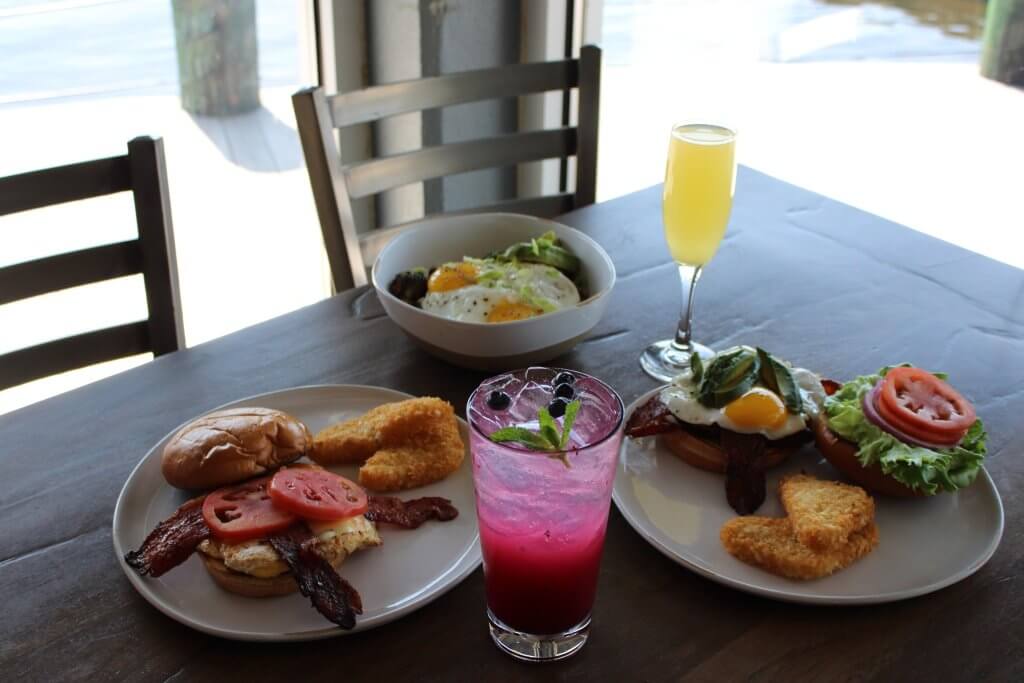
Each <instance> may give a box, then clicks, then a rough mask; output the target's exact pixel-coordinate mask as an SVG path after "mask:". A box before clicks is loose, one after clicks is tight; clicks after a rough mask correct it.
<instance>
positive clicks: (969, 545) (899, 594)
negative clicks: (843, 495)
mask: <svg viewBox="0 0 1024 683" xmlns="http://www.w3.org/2000/svg"><path fill="white" fill-rule="evenodd" d="M657 391H658V390H657V389H656V390H654V391H651V392H649V393H648V394H646V395H645V396H642V397H640V398H639V399H637V400H636V401H635V402H634V403H633V404H632V405H631V406H630V407H629V410H628V411H627V414H631V413H632V412H633V410H635V409H636V407H637V406H638V405H640V404H641V403H642V402H643V401H646V400H647V399H648V398H649V397H650V396H653V395H654V394H655V393H656V392H657ZM799 470H805V471H807V472H808V473H809V474H814V475H816V476H818V477H820V478H822V479H838V478H839V475H838V473H837V472H836V471H835V470H834V469H832V467H831V466H830V465H829V464H828V463H827V462H826V461H825V460H824V459H822V458H821V456H820V455H819V454H818V453H817V451H815V450H814V448H813V447H807V448H805V449H803V450H802V451H800V452H799V453H795V454H794V455H792V456H790V458H789V459H788V460H787V461H786V462H785V463H783V464H782V465H781V466H779V467H777V468H775V469H772V470H771V471H769V473H768V474H769V476H768V497H767V499H766V500H765V502H764V504H763V505H762V506H761V508H760V509H759V510H758V511H757V513H756V514H758V515H762V516H768V517H782V516H784V515H785V513H784V511H783V509H782V504H781V503H780V502H779V500H778V494H777V491H778V483H779V479H780V478H781V477H782V476H783V475H785V474H788V473H790V472H794V471H799ZM612 496H613V499H614V500H615V504H616V505H617V506H618V508H619V510H620V511H621V512H622V514H623V516H624V517H625V518H626V521H628V522H629V524H630V525H631V526H632V527H633V528H634V529H636V531H637V532H638V533H639V534H640V535H641V536H643V537H644V538H645V539H646V540H647V542H648V543H650V544H651V545H653V546H654V547H655V548H657V549H658V550H660V551H661V552H662V553H664V554H665V555H667V556H668V557H670V558H672V559H673V560H675V561H676V562H678V563H679V564H681V565H683V566H684V567H687V568H688V569H692V570H693V571H695V572H697V573H698V574H700V575H702V576H705V577H707V578H709V579H711V580H712V581H717V582H718V583H722V584H725V585H727V586H731V587H733V588H738V589H739V590H742V591H747V592H749V593H755V594H757V595H762V596H765V597H768V598H774V599H776V600H785V601H788V602H803V603H819V604H872V603H880V602H891V601H895V600H903V599H905V598H911V597H914V596H917V595H924V594H925V593H931V592H932V591H936V590H939V589H940V588H944V587H946V586H949V585H951V584H953V583H956V582H957V581H960V580H962V579H964V578H966V577H968V576H970V575H971V574H973V573H974V572H976V571H978V569H980V568H981V567H982V565H984V564H985V562H987V561H988V559H989V558H990V557H992V553H994V552H995V549H996V546H998V545H999V539H1000V538H1001V537H1002V534H1003V505H1002V502H1001V501H1000V500H999V493H998V492H997V491H996V488H995V485H993V483H992V479H991V478H990V477H989V476H988V473H987V472H985V471H984V470H982V472H981V474H980V475H979V476H978V478H977V480H976V481H975V482H974V484H972V485H971V486H970V487H968V488H967V489H965V490H963V491H960V492H958V493H956V494H942V495H938V496H935V497H933V498H929V499H919V500H896V499H892V498H884V497H881V496H878V497H876V498H875V504H876V512H875V520H876V523H877V524H878V530H879V537H880V541H879V544H878V547H877V548H875V550H874V551H873V552H872V553H871V554H869V555H868V556H867V557H865V558H863V559H861V560H860V561H858V562H855V563H854V564H853V565H851V566H850V567H848V568H846V569H844V570H842V571H839V572H837V573H835V574H833V575H832V576H829V577H826V578H823V579H818V580H816V581H807V582H804V581H791V580H789V579H784V578H782V577H778V576H775V575H774V574H769V573H768V572H766V571H763V570H761V569H757V568H756V567H752V566H750V565H748V564H744V563H743V562H740V561H739V560H737V559H735V558H734V557H732V556H731V555H730V554H729V553H727V552H726V551H725V548H723V547H722V544H721V541H719V538H718V532H719V529H721V527H722V524H724V523H725V522H726V521H727V520H729V519H732V518H733V517H735V516H736V513H735V512H733V510H732V508H730V507H729V504H728V503H727V502H726V500H725V482H724V480H723V477H722V475H717V474H712V473H711V472H705V471H703V470H699V469H697V468H694V467H691V466H690V465H687V464H686V463H685V462H683V461H682V460H680V459H679V458H678V457H676V456H675V455H673V454H672V453H671V452H670V451H668V450H667V449H665V448H663V447H661V446H660V445H659V443H658V439H656V438H646V439H642V440H634V439H630V438H628V437H627V438H625V439H623V442H622V449H621V451H620V453H619V465H618V472H617V473H616V478H615V488H614V490H613V493H612Z"/></svg>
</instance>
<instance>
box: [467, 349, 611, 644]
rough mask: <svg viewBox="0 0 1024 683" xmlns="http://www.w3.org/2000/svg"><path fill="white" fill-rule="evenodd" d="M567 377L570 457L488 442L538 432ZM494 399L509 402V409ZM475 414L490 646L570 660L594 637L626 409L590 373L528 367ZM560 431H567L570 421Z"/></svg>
mask: <svg viewBox="0 0 1024 683" xmlns="http://www.w3.org/2000/svg"><path fill="white" fill-rule="evenodd" d="M566 375H568V376H571V379H572V382H571V386H572V388H573V394H574V396H575V398H578V399H579V400H580V403H581V405H580V408H579V412H578V413H577V416H576V420H575V423H574V424H573V426H572V429H571V431H570V435H571V437H570V441H569V444H568V446H567V447H566V448H565V450H563V451H557V452H546V451H536V450H529V449H527V448H526V447H521V446H518V445H513V444H511V443H495V442H493V441H491V440H490V439H489V438H488V437H489V436H490V435H491V434H492V433H494V432H495V431H497V430H498V429H501V428H504V427H510V426H514V427H524V428H527V429H531V430H536V429H537V428H538V426H539V425H538V420H537V411H538V410H539V409H540V408H542V407H545V406H548V405H549V404H550V403H551V401H552V399H553V392H554V388H555V379H556V378H558V379H560V380H563V381H560V382H559V385H562V386H564V384H565V383H566V382H564V380H565V379H566ZM559 391H560V393H562V394H565V393H568V392H567V391H566V390H565V389H560V390H559ZM493 392H502V393H504V394H505V395H507V396H508V397H509V398H510V401H509V402H507V403H508V404H507V407H504V406H503V401H495V400H494V399H493V398H492V395H493ZM489 399H490V400H489ZM554 412H555V413H556V414H557V411H554ZM466 415H467V417H468V418H469V424H470V430H469V432H470V435H469V439H470V449H471V451H472V454H473V483H474V485H475V487H476V509H477V517H478V518H479V521H480V545H481V547H482V549H483V558H484V582H485V584H486V589H487V617H488V620H489V622H490V632H491V638H492V639H493V640H494V642H495V643H496V644H497V646H498V647H499V648H500V649H502V650H504V651H505V652H507V653H508V654H510V655H512V656H513V657H517V658H519V659H524V660H529V661H544V660H555V659H562V658H564V657H568V656H569V655H572V654H574V653H575V652H578V651H579V649H580V648H582V647H583V644H584V643H585V642H586V640H587V637H588V634H589V631H590V612H591V608H592V607H593V604H594V596H595V593H596V592H597V575H598V569H599V567H600V562H601V550H602V548H603V547H604V534H605V527H606V525H607V523H608V508H609V505H610V503H611V491H612V480H613V479H614V477H615V465H616V461H617V459H618V453H619V445H620V443H621V441H622V429H621V428H622V417H623V407H622V401H621V400H620V399H619V396H618V395H617V394H616V393H615V392H614V391H613V390H612V389H611V388H610V387H609V386H608V385H607V384H605V383H603V382H601V381H600V380H597V379H595V378H593V377H590V376H588V375H585V374H583V373H580V372H572V371H566V370H557V369H550V368H529V369H527V370H517V371H515V372H511V373H508V374H505V375H500V376H498V377H492V378H491V379H489V380H487V381H485V382H484V383H483V384H481V385H480V386H479V387H477V389H476V391H474V392H473V395H472V396H470V397H469V403H468V405H467V407H466ZM557 422H558V423H559V428H562V427H563V426H564V418H559V419H557Z"/></svg>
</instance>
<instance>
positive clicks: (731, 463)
mask: <svg viewBox="0 0 1024 683" xmlns="http://www.w3.org/2000/svg"><path fill="white" fill-rule="evenodd" d="M719 443H721V445H722V450H724V451H725V456H726V466H725V498H726V500H728V501H729V505H730V506H731V507H732V509H733V510H735V511H736V512H737V513H739V514H741V515H749V514H751V513H752V512H755V511H756V510H757V508H759V507H761V503H763V502H764V499H765V477H764V468H763V467H761V466H759V465H760V464H759V463H758V460H760V459H761V456H763V455H764V452H765V449H766V448H767V446H768V439H767V438H765V437H764V436H762V435H761V434H739V433H738V432H733V431H730V430H728V429H723V430H721V431H720V432H719Z"/></svg>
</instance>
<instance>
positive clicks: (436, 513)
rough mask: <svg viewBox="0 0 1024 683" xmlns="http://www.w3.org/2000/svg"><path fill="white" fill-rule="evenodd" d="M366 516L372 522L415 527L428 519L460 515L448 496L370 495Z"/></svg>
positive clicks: (452, 517)
mask: <svg viewBox="0 0 1024 683" xmlns="http://www.w3.org/2000/svg"><path fill="white" fill-rule="evenodd" d="M369 503H370V507H369V509H368V510H367V511H366V518H367V519H368V520H370V521H371V522H385V523H388V524H395V525H397V526H401V527H405V528H406V529H415V528H416V527H418V526H419V525H421V524H423V523H424V522H426V521H427V520H428V519H436V520H438V521H439V522H448V521H451V520H453V519H455V518H456V517H458V516H459V511H458V510H456V509H455V506H454V505H452V502H451V501H450V500H448V499H447V498H416V499H415V500H399V499H398V498H395V497H393V496H370V500H369Z"/></svg>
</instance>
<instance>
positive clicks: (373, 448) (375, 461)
mask: <svg viewBox="0 0 1024 683" xmlns="http://www.w3.org/2000/svg"><path fill="white" fill-rule="evenodd" d="M464 455H465V445H464V444H463V442H462V437H461V436H460V434H459V423H458V420H457V419H456V417H455V411H454V410H453V409H452V406H451V404H449V403H448V402H447V401H443V400H441V399H439V398H434V397H422V398H413V399H408V400H406V401H398V402H395V403H385V404H384V405H381V406H378V407H376V408H374V409H372V410H370V411H368V412H367V413H366V414H364V415H362V416H360V417H356V418H353V419H351V420H347V421H345V422H341V423H339V424H335V425H331V426H329V427H327V428H325V429H323V430H321V431H320V432H319V433H318V434H317V435H316V436H315V437H314V439H313V450H312V453H311V457H312V458H313V460H315V461H316V462H318V463H320V464H322V465H327V464H337V463H362V467H360V469H359V483H360V484H362V485H363V486H365V487H367V488H369V489H372V490H374V491H398V490H403V489H409V488H415V487H417V486H425V485H426V484H430V483H433V482H435V481H439V480H441V479H444V478H445V477H446V476H448V475H449V474H451V473H452V472H454V471H455V470H457V469H458V468H459V466H460V465H461V464H462V459H463V457H464Z"/></svg>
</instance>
